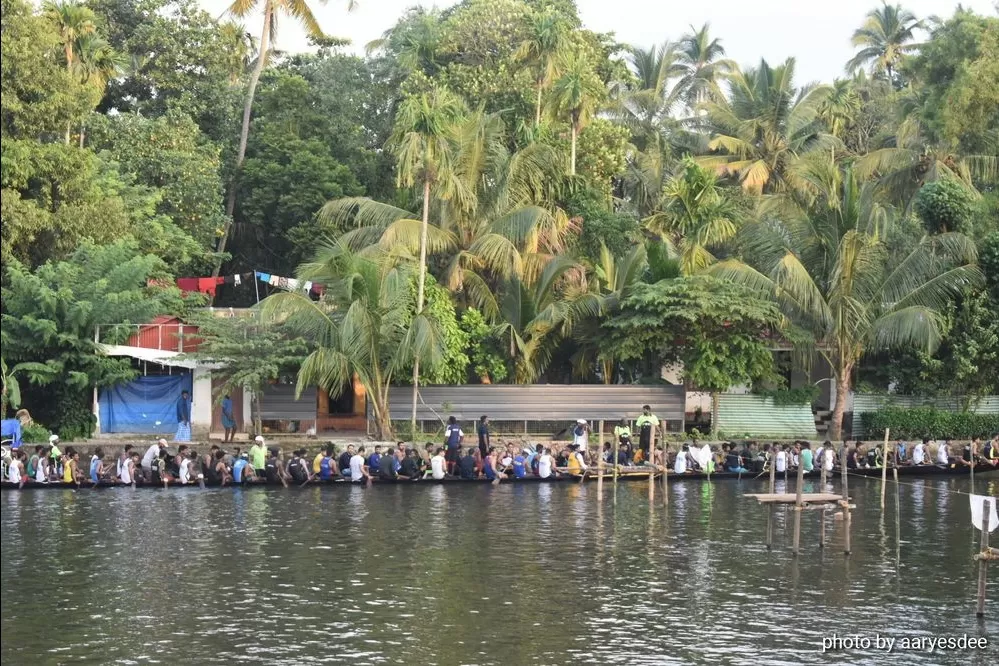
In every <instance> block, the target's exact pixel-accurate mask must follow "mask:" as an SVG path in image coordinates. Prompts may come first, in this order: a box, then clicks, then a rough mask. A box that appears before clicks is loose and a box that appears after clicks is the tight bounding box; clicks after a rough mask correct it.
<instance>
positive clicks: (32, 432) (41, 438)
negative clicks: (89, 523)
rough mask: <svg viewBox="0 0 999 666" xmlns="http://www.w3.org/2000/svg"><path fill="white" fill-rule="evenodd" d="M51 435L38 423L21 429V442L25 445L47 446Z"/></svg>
mask: <svg viewBox="0 0 999 666" xmlns="http://www.w3.org/2000/svg"><path fill="white" fill-rule="evenodd" d="M51 435H52V433H51V432H49V429H48V428H46V427H45V426H43V425H42V424H41V423H37V422H33V423H31V424H29V425H26V426H24V427H22V428H21V441H23V442H24V443H25V444H47V443H48V441H49V437H50V436H51Z"/></svg>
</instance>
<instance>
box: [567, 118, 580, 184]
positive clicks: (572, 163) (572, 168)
mask: <svg viewBox="0 0 999 666" xmlns="http://www.w3.org/2000/svg"><path fill="white" fill-rule="evenodd" d="M577 134H579V131H578V130H577V129H576V123H575V122H573V123H572V143H571V145H570V148H569V175H570V176H575V175H576V135H577Z"/></svg>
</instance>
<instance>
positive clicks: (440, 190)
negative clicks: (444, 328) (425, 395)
mask: <svg viewBox="0 0 999 666" xmlns="http://www.w3.org/2000/svg"><path fill="white" fill-rule="evenodd" d="M465 114H466V109H465V103H464V102H463V101H462V100H461V98H460V97H458V96H457V95H455V94H454V93H452V92H451V91H450V90H448V89H447V88H444V87H440V86H434V87H433V88H431V90H430V91H429V92H426V93H422V94H419V95H413V96H410V97H407V98H406V99H404V100H403V101H402V103H401V104H400V105H399V108H398V109H397V111H396V117H395V127H394V128H393V131H392V137H391V139H390V145H391V146H392V147H393V150H394V151H395V154H396V157H397V159H398V177H397V182H398V185H399V186H400V187H413V186H414V185H416V184H417V183H420V184H422V185H423V219H422V222H421V224H420V269H419V271H420V275H419V280H418V282H417V299H416V314H417V315H419V314H420V313H421V312H422V311H423V292H424V284H425V282H426V276H427V235H428V233H429V218H430V192H431V188H433V187H436V188H437V195H438V197H439V198H441V199H450V198H456V199H457V200H459V201H461V202H465V201H467V199H468V198H469V197H468V194H467V192H466V191H465V189H464V188H463V187H462V186H461V182H460V181H459V180H457V179H455V178H454V177H453V169H452V163H453V159H454V157H453V150H452V144H453V140H454V137H455V132H456V131H457V127H458V125H459V124H460V122H461V121H462V119H463V118H464V116H465ZM419 383H420V357H419V356H417V357H416V358H415V360H414V362H413V413H412V427H413V429H412V432H414V433H415V432H416V402H417V398H418V395H419Z"/></svg>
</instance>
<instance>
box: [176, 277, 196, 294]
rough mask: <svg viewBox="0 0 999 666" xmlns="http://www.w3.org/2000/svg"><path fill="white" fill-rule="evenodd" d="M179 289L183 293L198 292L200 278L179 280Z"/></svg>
mask: <svg viewBox="0 0 999 666" xmlns="http://www.w3.org/2000/svg"><path fill="white" fill-rule="evenodd" d="M177 287H178V288H179V289H180V290H181V291H183V292H188V291H198V278H177Z"/></svg>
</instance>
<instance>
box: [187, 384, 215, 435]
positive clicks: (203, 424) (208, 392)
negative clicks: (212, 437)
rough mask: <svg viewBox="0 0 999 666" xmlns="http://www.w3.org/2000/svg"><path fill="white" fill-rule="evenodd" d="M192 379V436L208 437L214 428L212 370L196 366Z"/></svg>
mask: <svg viewBox="0 0 999 666" xmlns="http://www.w3.org/2000/svg"><path fill="white" fill-rule="evenodd" d="M192 379H193V382H194V384H193V385H194V388H193V389H192V393H191V437H192V439H208V433H209V431H210V430H211V429H212V371H211V370H209V369H208V368H195V369H194V370H193V378H192Z"/></svg>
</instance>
